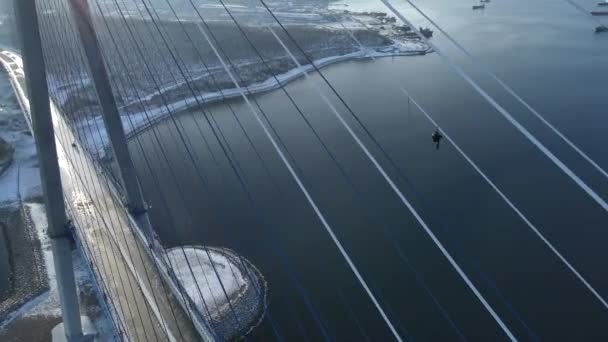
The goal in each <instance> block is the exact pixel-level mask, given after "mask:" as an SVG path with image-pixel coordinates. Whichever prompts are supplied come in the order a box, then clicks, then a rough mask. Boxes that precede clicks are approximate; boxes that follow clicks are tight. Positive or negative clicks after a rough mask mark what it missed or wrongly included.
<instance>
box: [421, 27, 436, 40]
mask: <svg viewBox="0 0 608 342" xmlns="http://www.w3.org/2000/svg"><path fill="white" fill-rule="evenodd" d="M419 31H420V33H422V35H423V36H424V37H425V38H431V37H432V36H433V30H431V29H430V28H428V27H421V28H420V30H419Z"/></svg>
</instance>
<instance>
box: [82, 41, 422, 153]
mask: <svg viewBox="0 0 608 342" xmlns="http://www.w3.org/2000/svg"><path fill="white" fill-rule="evenodd" d="M430 51H431V50H430V49H429V47H428V46H426V45H425V44H423V43H420V42H416V41H409V42H395V43H394V44H392V45H389V46H383V47H366V48H363V49H359V50H358V51H355V52H352V53H349V54H345V55H340V56H331V57H325V58H321V59H318V60H315V61H313V63H314V66H315V67H317V68H318V69H322V68H325V67H328V66H331V65H334V64H337V63H340V62H345V61H351V60H365V59H372V58H383V57H396V56H404V57H405V56H420V55H425V54H427V53H429V52H430ZM311 71H313V72H314V67H313V65H311V64H306V65H302V66H300V67H295V68H293V69H291V70H289V71H287V72H285V73H282V74H279V75H276V78H277V79H278V80H279V82H277V81H275V79H274V78H273V77H271V78H269V79H267V80H265V81H264V82H260V83H254V84H251V85H249V86H245V87H241V88H229V89H224V90H221V91H217V92H210V93H202V94H198V96H196V98H195V97H193V96H190V97H187V98H184V99H179V100H176V101H173V102H171V103H169V104H167V106H168V107H169V108H170V109H171V112H170V113H169V112H168V111H167V109H166V108H165V107H163V106H158V107H157V108H154V109H147V110H145V111H142V112H135V113H129V114H124V115H122V116H121V120H122V123H123V127H124V130H125V134H126V137H127V139H131V138H133V137H135V136H136V135H138V134H140V133H142V132H145V131H147V130H148V129H150V128H153V127H154V126H155V125H156V124H158V123H160V122H162V121H164V120H167V119H169V118H171V115H176V114H177V115H179V114H180V113H182V112H185V111H188V110H194V109H196V108H197V106H198V103H197V101H196V100H198V101H199V102H200V103H202V104H203V106H207V105H210V104H213V103H217V102H221V101H225V100H230V99H234V98H239V97H241V92H243V93H245V94H246V95H247V96H255V95H257V94H260V93H264V92H269V91H272V90H276V89H279V88H280V87H281V85H287V84H288V83H290V82H292V81H295V80H297V79H300V78H302V77H304V75H305V74H306V73H310V72H311ZM279 83H280V84H279ZM77 127H78V130H80V131H81V132H82V133H86V132H91V131H93V132H99V133H98V134H95V135H91V134H81V136H84V137H85V138H86V141H83V142H82V143H83V144H85V145H86V147H87V149H88V150H89V152H91V153H92V154H94V155H95V156H97V157H99V158H104V157H105V156H107V155H109V153H108V152H109V149H110V148H111V147H110V146H109V144H108V141H107V136H106V135H105V127H104V124H103V119H102V118H101V117H100V116H96V117H94V118H85V119H82V120H80V122H78V124H77Z"/></svg>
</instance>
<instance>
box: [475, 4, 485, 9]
mask: <svg viewBox="0 0 608 342" xmlns="http://www.w3.org/2000/svg"><path fill="white" fill-rule="evenodd" d="M484 8H486V5H485V4H481V5H473V9H474V10H480V9H484Z"/></svg>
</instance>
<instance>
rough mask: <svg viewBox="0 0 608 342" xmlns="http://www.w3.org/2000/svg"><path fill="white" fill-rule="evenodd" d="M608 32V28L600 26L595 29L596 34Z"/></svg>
mask: <svg viewBox="0 0 608 342" xmlns="http://www.w3.org/2000/svg"><path fill="white" fill-rule="evenodd" d="M602 32H608V27H606V26H598V27H596V28H595V33H602Z"/></svg>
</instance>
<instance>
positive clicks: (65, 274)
mask: <svg viewBox="0 0 608 342" xmlns="http://www.w3.org/2000/svg"><path fill="white" fill-rule="evenodd" d="M14 6H15V15H16V18H17V25H18V30H19V39H20V42H21V54H22V57H23V68H24V71H25V80H26V84H27V92H28V98H29V104H30V116H31V121H32V130H33V135H34V140H35V143H36V151H37V153H38V160H39V163H40V179H41V183H42V190H43V197H44V202H45V205H46V217H47V221H48V235H49V237H50V239H51V249H52V252H53V259H54V268H55V274H56V277H57V289H58V292H59V301H60V303H61V316H62V319H63V322H62V323H61V324H60V326H61V327H58V329H54V330H57V331H59V333H57V335H61V336H62V338H63V340H67V341H70V342H76V341H78V342H80V341H84V340H86V339H88V338H89V337H88V336H85V334H83V332H82V324H81V320H80V319H81V318H80V310H79V306H78V296H77V294H76V281H75V279H74V265H73V264H72V246H71V241H72V239H71V234H72V233H71V231H70V223H69V221H68V219H67V216H66V212H65V206H64V202H63V200H64V197H63V188H62V186H61V177H60V173H59V172H60V171H59V162H58V159H57V147H56V145H55V133H54V129H53V120H52V117H51V107H50V99H49V92H48V87H47V83H46V68H45V63H44V56H43V51H42V41H41V38H40V31H39V24H38V15H37V12H36V0H15V1H14Z"/></svg>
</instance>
